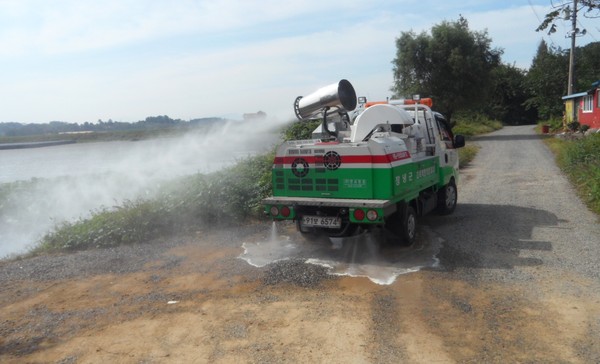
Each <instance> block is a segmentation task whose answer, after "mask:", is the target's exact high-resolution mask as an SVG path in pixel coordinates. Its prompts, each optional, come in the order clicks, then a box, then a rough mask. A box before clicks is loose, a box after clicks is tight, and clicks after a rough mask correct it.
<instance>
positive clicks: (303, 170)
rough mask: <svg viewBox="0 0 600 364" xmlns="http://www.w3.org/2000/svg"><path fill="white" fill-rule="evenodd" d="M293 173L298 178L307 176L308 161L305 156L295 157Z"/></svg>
mask: <svg viewBox="0 0 600 364" xmlns="http://www.w3.org/2000/svg"><path fill="white" fill-rule="evenodd" d="M292 173H293V174H294V175H295V176H296V177H298V178H302V177H304V176H306V175H307V174H308V163H307V162H306V161H305V160H304V159H303V158H296V159H294V162H292Z"/></svg>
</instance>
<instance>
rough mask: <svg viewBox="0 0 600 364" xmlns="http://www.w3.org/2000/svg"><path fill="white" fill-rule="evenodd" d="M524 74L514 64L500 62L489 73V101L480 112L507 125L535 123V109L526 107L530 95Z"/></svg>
mask: <svg viewBox="0 0 600 364" xmlns="http://www.w3.org/2000/svg"><path fill="white" fill-rule="evenodd" d="M526 74H527V72H525V71H524V70H522V69H520V68H517V67H515V66H511V65H507V64H501V65H498V66H497V67H495V68H494V69H493V70H492V73H491V83H490V85H491V87H490V88H491V93H490V97H489V101H487V102H485V103H483V104H482V105H483V107H482V108H481V112H484V113H485V114H486V115H487V116H488V117H490V118H492V119H495V120H500V121H502V123H504V124H508V125H520V124H535V122H536V120H537V110H535V109H531V108H530V109H527V107H526V106H525V101H527V99H529V98H531V97H532V95H531V93H530V92H529V91H528V89H527V88H526V87H525V80H526Z"/></svg>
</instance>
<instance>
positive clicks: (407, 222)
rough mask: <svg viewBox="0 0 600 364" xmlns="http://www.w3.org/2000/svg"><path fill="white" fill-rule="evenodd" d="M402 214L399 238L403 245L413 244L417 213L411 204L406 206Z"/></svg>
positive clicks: (415, 233) (415, 234)
mask: <svg viewBox="0 0 600 364" xmlns="http://www.w3.org/2000/svg"><path fill="white" fill-rule="evenodd" d="M403 215H404V216H403V217H402V235H401V238H402V240H403V241H404V244H405V245H413V243H414V242H415V237H416V236H417V213H416V212H415V209H413V208H412V206H406V210H405V211H404V214H403Z"/></svg>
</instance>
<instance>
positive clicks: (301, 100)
mask: <svg viewBox="0 0 600 364" xmlns="http://www.w3.org/2000/svg"><path fill="white" fill-rule="evenodd" d="M432 105H433V102H432V100H431V99H429V98H427V99H426V98H423V99H421V98H420V97H419V96H418V95H416V96H413V97H412V98H410V99H398V100H394V99H391V100H386V101H376V102H367V100H366V98H365V97H360V98H357V97H356V92H355V90H354V87H353V86H352V84H351V83H350V82H349V81H348V80H345V79H343V80H341V81H339V82H337V83H334V84H331V85H328V86H325V87H322V88H320V89H318V90H317V91H315V92H313V93H311V94H309V95H308V96H305V97H302V96H299V97H297V98H296V100H295V102H294V112H295V114H296V117H297V118H298V119H299V120H301V121H302V120H315V119H321V120H322V122H321V123H320V125H319V126H318V127H317V128H316V129H315V130H314V132H313V133H312V139H309V140H292V141H286V142H283V143H282V144H281V145H279V146H278V147H277V149H276V152H275V158H274V161H273V167H272V183H273V194H272V197H268V198H266V199H264V200H263V201H262V203H263V205H264V207H265V213H266V214H268V215H269V216H270V217H271V218H272V219H273V220H275V221H281V220H292V221H294V222H295V224H296V227H297V230H298V231H299V232H300V233H301V234H302V235H303V236H304V237H306V238H307V239H314V238H318V237H320V236H327V237H347V236H351V235H355V234H359V233H361V232H364V231H372V230H374V229H383V230H384V231H385V232H386V234H385V236H386V239H389V240H391V241H392V242H393V243H397V244H401V245H412V244H413V243H414V241H415V237H416V233H417V219H418V217H420V216H424V215H426V214H428V213H430V212H433V211H437V212H438V213H439V214H442V215H446V214H451V213H452V212H453V211H454V209H455V208H456V204H457V196H458V193H457V184H458V179H459V172H458V153H457V149H458V148H461V147H463V146H464V145H465V138H464V137H463V136H462V135H456V136H455V135H453V133H452V128H451V125H450V123H449V122H448V121H447V120H446V119H445V118H444V116H443V115H442V114H440V113H438V112H435V111H432V109H431V107H432Z"/></svg>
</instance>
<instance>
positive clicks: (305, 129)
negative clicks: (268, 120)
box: [282, 120, 322, 140]
mask: <svg viewBox="0 0 600 364" xmlns="http://www.w3.org/2000/svg"><path fill="white" fill-rule="evenodd" d="M321 122H322V120H310V121H295V122H293V123H292V124H291V125H289V126H288V127H286V128H285V129H283V132H282V137H283V140H305V139H312V132H313V130H315V128H316V127H317V126H319V125H320V124H321Z"/></svg>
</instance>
